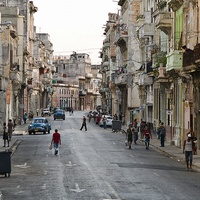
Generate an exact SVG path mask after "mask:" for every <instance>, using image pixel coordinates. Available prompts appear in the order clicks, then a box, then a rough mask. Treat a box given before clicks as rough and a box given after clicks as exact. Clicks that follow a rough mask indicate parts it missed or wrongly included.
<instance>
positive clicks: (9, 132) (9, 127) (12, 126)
mask: <svg viewBox="0 0 200 200" xmlns="http://www.w3.org/2000/svg"><path fill="white" fill-rule="evenodd" d="M13 128H14V125H13V123H12V120H11V119H9V121H8V137H9V140H10V141H11V139H12V132H13Z"/></svg>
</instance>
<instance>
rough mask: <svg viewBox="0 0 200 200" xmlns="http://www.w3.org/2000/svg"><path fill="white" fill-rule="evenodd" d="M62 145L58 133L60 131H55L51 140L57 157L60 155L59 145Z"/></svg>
mask: <svg viewBox="0 0 200 200" xmlns="http://www.w3.org/2000/svg"><path fill="white" fill-rule="evenodd" d="M59 144H60V145H61V137H60V133H58V129H55V132H54V134H53V137H52V140H51V146H52V145H53V146H54V149H55V153H54V154H55V155H57V154H58V145H59Z"/></svg>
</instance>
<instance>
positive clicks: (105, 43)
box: [103, 39, 110, 49]
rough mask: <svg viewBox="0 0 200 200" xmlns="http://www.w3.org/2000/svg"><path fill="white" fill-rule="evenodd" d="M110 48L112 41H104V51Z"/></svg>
mask: <svg viewBox="0 0 200 200" xmlns="http://www.w3.org/2000/svg"><path fill="white" fill-rule="evenodd" d="M109 47H110V41H109V40H108V39H105V40H104V41H103V49H107V48H109Z"/></svg>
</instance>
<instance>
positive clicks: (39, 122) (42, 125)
mask: <svg viewBox="0 0 200 200" xmlns="http://www.w3.org/2000/svg"><path fill="white" fill-rule="evenodd" d="M50 131H51V124H50V123H49V122H48V120H47V119H46V118H45V117H37V118H33V120H32V122H31V124H30V125H29V126H28V133H29V135H31V134H32V133H33V134H35V133H36V132H43V133H44V134H46V132H48V133H50Z"/></svg>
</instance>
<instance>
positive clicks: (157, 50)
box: [101, 0, 200, 149]
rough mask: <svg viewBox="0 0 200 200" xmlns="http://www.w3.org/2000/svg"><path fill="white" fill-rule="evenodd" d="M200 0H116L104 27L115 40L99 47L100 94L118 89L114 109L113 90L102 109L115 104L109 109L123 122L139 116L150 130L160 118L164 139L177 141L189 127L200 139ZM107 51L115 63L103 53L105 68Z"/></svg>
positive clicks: (179, 145)
mask: <svg viewBox="0 0 200 200" xmlns="http://www.w3.org/2000/svg"><path fill="white" fill-rule="evenodd" d="M199 3H200V2H199V0H178V1H177V0H176V1H174V0H141V1H137V0H120V1H118V5H119V6H120V8H121V9H120V12H119V13H116V14H114V13H113V14H109V19H108V21H107V24H106V27H105V35H106V38H108V37H111V35H112V34H111V32H112V31H113V32H115V34H114V36H113V37H114V39H113V41H115V42H114V43H113V42H111V43H110V44H107V47H106V48H107V49H108V50H107V51H106V50H105V47H104V43H103V48H102V49H103V51H102V52H101V57H102V70H101V71H102V72H103V81H102V83H103V84H102V90H101V92H102V97H103V98H104V99H105V100H107V99H109V98H108V97H109V96H108V94H109V91H112V93H113V94H117V95H119V97H117V101H118V102H119V105H118V109H116V108H115V104H116V102H115V100H114V97H113V96H112V97H111V99H112V100H114V101H112V103H111V105H110V107H109V108H106V109H107V110H112V109H113V108H114V110H113V111H112V114H113V113H115V112H123V113H124V115H125V117H124V121H125V124H128V123H130V122H131V121H132V119H133V117H136V118H137V119H138V121H139V120H140V119H141V118H142V119H144V120H145V121H146V122H148V124H149V125H150V126H151V129H152V131H154V133H155V132H156V130H157V128H158V127H159V123H160V122H164V124H165V126H166V129H167V136H166V139H167V140H168V141H170V142H171V143H172V144H174V145H176V146H178V147H182V145H183V141H184V139H185V138H186V135H187V133H188V132H189V131H191V132H194V133H193V135H194V136H195V137H197V138H198V141H199V140H200V132H199V130H200V129H199V128H200V127H199V124H200V123H199V120H200V117H199V113H200V112H199V110H200V109H199V70H198V64H199V11H198V5H199ZM113 16H115V17H114V20H113V18H112V17H113ZM111 30H112V31H111ZM117 30H118V32H117ZM109 31H110V32H109ZM117 33H118V34H117ZM104 42H105V41H104ZM113 44H114V46H112V45H113ZM183 46H185V47H184V48H182V47H183ZM112 51H113V52H115V53H114V58H115V59H114V61H115V65H114V64H113V62H112V61H113V59H112V56H110V57H109V56H108V58H107V60H108V61H109V59H110V61H111V62H109V63H108V66H107V68H106V69H105V68H104V65H105V64H104V62H105V61H106V60H105V58H106V55H107V52H112ZM112 66H116V68H114V70H112ZM118 70H119V71H118ZM104 71H106V72H104ZM107 83H110V85H109V86H110V87H107V86H108V84H107ZM107 88H108V89H107ZM133 89H134V91H132V92H131V90H133ZM135 90H137V92H136V91H135ZM107 91H108V92H107ZM137 98H139V103H138V100H137ZM124 99H125V101H124V102H123V100H124ZM107 105H109V104H107ZM111 108H112V109H111ZM131 111H132V112H131ZM131 116H133V117H131ZM198 149H199V146H198Z"/></svg>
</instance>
